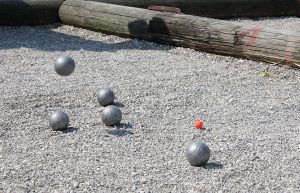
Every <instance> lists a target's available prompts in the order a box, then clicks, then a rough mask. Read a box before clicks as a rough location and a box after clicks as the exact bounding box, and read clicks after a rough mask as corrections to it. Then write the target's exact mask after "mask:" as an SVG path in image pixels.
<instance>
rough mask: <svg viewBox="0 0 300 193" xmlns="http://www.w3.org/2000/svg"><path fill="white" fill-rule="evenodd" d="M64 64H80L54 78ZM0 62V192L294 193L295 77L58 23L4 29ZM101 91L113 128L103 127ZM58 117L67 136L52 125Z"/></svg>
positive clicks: (298, 186)
mask: <svg viewBox="0 0 300 193" xmlns="http://www.w3.org/2000/svg"><path fill="white" fill-rule="evenodd" d="M237 22H242V23H251V24H253V23H258V24H260V25H264V26H271V27H276V28H282V29H294V30H295V29H297V28H298V29H299V26H300V19H299V18H282V19H280V18H279V19H263V20H259V21H252V20H247V19H241V20H237ZM62 55H69V56H71V57H73V58H74V59H75V61H76V65H77V66H76V70H75V72H74V73H73V74H72V75H70V76H67V77H61V76H59V75H57V74H56V73H55V72H54V67H53V64H54V61H55V60H56V58H57V57H59V56H62ZM0 64H1V65H0V89H1V95H0V111H1V114H0V192H18V193H22V192H45V193H49V192H60V193H61V192H218V193H220V192H299V191H300V174H299V170H300V165H299V163H300V158H299V156H300V124H299V123H300V119H299V118H300V97H299V95H300V71H299V70H296V69H291V68H287V67H279V66H273V65H269V64H265V63H259V62H254V61H249V60H244V59H238V58H232V57H224V56H218V55H213V54H207V53H203V52H197V51H194V50H191V49H185V48H175V47H171V46H164V45H159V44H155V43H150V42H144V41H137V40H130V39H124V38H119V37H116V36H107V35H104V34H101V33H96V32H92V31H88V30H84V29H79V28H75V27H71V26H65V25H60V24H56V25H50V26H40V27H0ZM104 87H110V88H112V89H113V90H114V92H115V93H116V96H117V102H118V105H119V106H121V109H122V112H123V120H122V123H121V124H120V125H119V126H118V127H106V126H104V125H103V124H102V122H101V119H100V113H101V111H102V110H103V108H102V107H100V105H99V104H98V103H97V99H96V96H95V92H96V90H97V89H100V88H104ZM55 110H63V111H65V112H66V113H67V114H68V115H69V117H70V120H71V122H70V125H71V127H70V128H69V129H68V130H67V131H65V132H55V131H52V130H51V129H50V128H49V124H48V117H49V115H50V114H51V113H52V112H53V111H55ZM198 118H201V119H203V120H204V123H205V126H206V128H207V129H206V130H205V131H199V130H195V129H194V127H193V123H194V122H195V120H196V119H198ZM194 140H202V141H204V142H205V143H207V144H208V145H209V147H210V149H211V151H212V154H211V159H210V160H209V163H208V164H207V165H206V166H204V167H191V166H190V165H189V163H188V162H187V160H186V158H185V150H186V148H187V146H188V145H189V144H190V143H191V142H192V141H194Z"/></svg>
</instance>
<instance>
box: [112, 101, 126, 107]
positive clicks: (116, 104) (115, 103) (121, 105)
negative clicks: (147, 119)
mask: <svg viewBox="0 0 300 193" xmlns="http://www.w3.org/2000/svg"><path fill="white" fill-rule="evenodd" d="M113 105H115V106H117V107H119V108H123V107H125V105H123V104H122V103H120V102H114V103H113Z"/></svg>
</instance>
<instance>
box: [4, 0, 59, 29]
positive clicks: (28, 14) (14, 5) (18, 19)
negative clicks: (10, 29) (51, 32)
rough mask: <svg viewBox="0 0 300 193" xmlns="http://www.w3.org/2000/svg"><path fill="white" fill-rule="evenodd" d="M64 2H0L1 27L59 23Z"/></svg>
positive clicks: (27, 0) (8, 0)
mask: <svg viewBox="0 0 300 193" xmlns="http://www.w3.org/2000/svg"><path fill="white" fill-rule="evenodd" d="M63 1H64V0H0V25H38V24H50V23H54V22H57V21H59V17H58V10H59V7H60V5H61V4H62V2H63Z"/></svg>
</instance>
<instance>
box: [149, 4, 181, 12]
mask: <svg viewBox="0 0 300 193" xmlns="http://www.w3.org/2000/svg"><path fill="white" fill-rule="evenodd" d="M148 9H149V10H153V11H161V12H170V13H177V14H181V10H180V9H179V8H177V7H167V6H158V5H149V6H148Z"/></svg>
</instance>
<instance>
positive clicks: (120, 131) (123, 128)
mask: <svg viewBox="0 0 300 193" xmlns="http://www.w3.org/2000/svg"><path fill="white" fill-rule="evenodd" d="M128 129H132V125H131V124H130V123H120V124H119V125H117V126H116V128H115V129H114V130H109V131H107V133H108V134H110V135H114V136H118V137H123V136H126V135H133V134H134V133H133V132H132V131H129V130H128Z"/></svg>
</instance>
